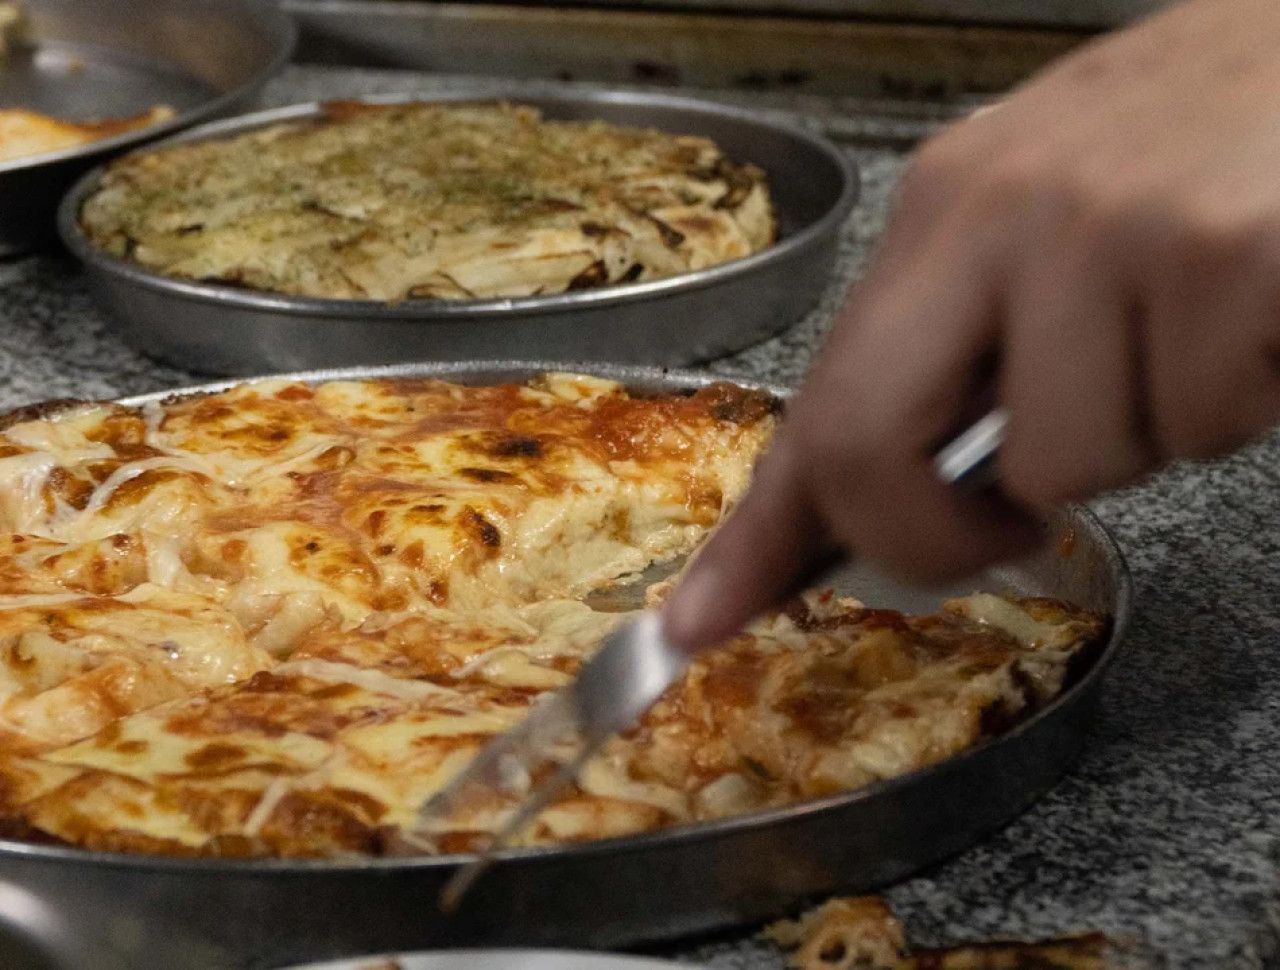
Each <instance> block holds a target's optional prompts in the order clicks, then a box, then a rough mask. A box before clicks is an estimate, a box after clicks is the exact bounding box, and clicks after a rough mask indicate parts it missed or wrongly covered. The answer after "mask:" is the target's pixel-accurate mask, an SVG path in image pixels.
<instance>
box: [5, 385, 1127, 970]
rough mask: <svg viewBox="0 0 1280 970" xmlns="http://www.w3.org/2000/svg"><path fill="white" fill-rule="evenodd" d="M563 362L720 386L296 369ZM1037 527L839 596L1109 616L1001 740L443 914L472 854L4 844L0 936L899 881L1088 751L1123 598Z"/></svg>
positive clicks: (627, 921) (112, 965)
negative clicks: (1021, 603) (566, 372)
mask: <svg viewBox="0 0 1280 970" xmlns="http://www.w3.org/2000/svg"><path fill="white" fill-rule="evenodd" d="M566 367H568V368H574V367H577V369H581V370H585V371H588V372H590V373H596V374H600V375H601V376H604V377H611V378H616V379H619V380H622V381H624V382H626V383H627V384H628V385H629V386H630V387H632V388H634V389H637V390H649V389H654V390H661V389H671V388H694V387H699V386H703V385H705V384H707V383H710V382H711V381H712V380H714V378H713V377H711V376H708V375H702V374H688V373H666V372H663V371H660V370H656V369H647V368H632V367H616V366H614V367H609V366H589V365H565V364H549V363H538V362H531V363H530V362H515V363H513V362H502V361H489V362H478V363H469V364H453V365H448V364H420V365H411V366H405V367H398V368H382V369H368V368H365V369H352V370H342V371H321V372H313V373H308V374H302V375H298V376H299V377H300V378H301V379H305V380H308V381H320V380H324V379H328V378H334V377H368V376H439V377H447V378H449V379H452V380H459V381H463V382H469V383H488V382H496V381H503V380H518V379H523V378H525V377H527V376H529V375H530V374H532V373H536V372H539V371H543V370H548V369H564V368H566ZM744 383H745V382H744ZM223 386H226V385H225V384H220V385H209V386H208V388H205V389H214V388H219V387H223ZM756 386H761V385H756ZM766 389H768V390H771V391H774V392H776V393H779V394H783V393H785V391H784V390H783V389H781V388H776V387H767V386H766ZM169 393H172V392H163V393H161V394H155V395H151V396H149V397H144V398H133V399H130V400H129V401H128V402H126V403H133V404H136V403H141V402H143V401H146V400H158V399H162V398H164V397H166V396H168V394H169ZM1046 530H1047V533H1048V539H1049V541H1048V542H1047V544H1046V545H1045V547H1044V549H1043V551H1041V552H1040V553H1038V554H1037V555H1035V556H1034V557H1032V558H1030V559H1028V560H1026V561H1024V562H1021V563H1018V564H1016V565H1011V566H1006V567H1002V568H1000V569H997V570H994V571H992V572H989V573H986V574H984V575H982V576H980V577H977V578H976V579H974V580H972V581H971V582H969V583H965V584H962V585H961V586H960V587H958V588H956V589H951V590H933V591H919V590H906V589H903V588H901V587H898V586H896V585H895V584H894V583H892V582H889V581H887V580H885V579H884V578H883V577H880V576H877V575H875V574H874V573H873V572H871V571H868V570H865V569H863V570H862V571H860V572H859V573H857V574H854V575H847V576H843V577H841V579H840V582H839V584H838V585H839V587H840V588H841V589H845V590H847V591H849V592H852V593H854V594H856V595H857V596H858V597H860V598H861V599H863V600H865V601H867V602H869V603H872V604H874V605H877V606H890V607H897V608H900V609H907V610H922V609H923V610H932V609H935V608H936V607H937V604H938V597H939V596H941V595H947V594H951V593H960V594H964V593H969V592H973V591H974V590H975V589H989V590H993V591H1002V590H1008V589H1012V590H1016V591H1018V592H1021V593H1024V594H1028V595H1046V596H1053V597H1058V598H1062V599H1067V600H1071V601H1073V602H1076V603H1079V604H1081V605H1083V606H1087V607H1089V608H1092V609H1097V610H1105V611H1107V612H1109V613H1110V614H1111V615H1112V617H1114V623H1113V626H1112V629H1111V634H1110V638H1109V640H1108V642H1107V643H1106V645H1105V647H1104V648H1103V649H1102V650H1101V651H1100V652H1099V653H1098V655H1097V656H1096V657H1094V658H1093V659H1092V662H1091V663H1090V664H1088V665H1087V667H1086V668H1085V669H1082V670H1081V671H1080V672H1079V675H1078V677H1077V679H1076V680H1075V682H1074V684H1073V685H1072V686H1071V687H1070V688H1069V689H1068V690H1066V691H1065V693H1064V694H1063V695H1062V696H1061V697H1060V698H1059V699H1058V700H1057V701H1055V702H1054V703H1053V704H1052V705H1050V706H1049V707H1048V708H1047V709H1045V710H1044V711H1042V712H1040V713H1039V714H1038V715H1036V716H1035V717H1034V718H1032V719H1030V720H1028V721H1026V722H1024V723H1023V724H1021V725H1020V726H1018V727H1017V728H1015V729H1014V730H1012V731H1011V732H1009V733H1007V734H1005V735H1003V736H1001V737H999V738H997V739H995V740H992V741H990V742H988V743H985V744H983V745H981V746H979V747H976V748H974V749H972V750H970V751H968V752H965V753H964V754H961V755H959V756H957V757H954V758H951V759H949V760H947V761H944V762H942V763H940V764H938V765H935V766H933V767H930V768H927V769H925V770H922V771H918V772H915V773H913V774H910V775H907V776H904V777H902V778H897V779H894V780H891V781H887V782H883V783H879V784H876V785H872V786H870V787H867V788H863V789H860V790H858V791H853V792H848V793H845V794H840V795H834V796H831V797H829V798H824V799H821V800H818V801H812V802H806V803H803V804H799V805H794V806H791V807H788V808H782V809H777V810H772V811H768V812H761V813H757V814H753V815H746V816H742V817H738V818H731V819H726V820H723V821H717V822H710V823H702V824H697V825H690V826H685V827H681V828H674V829H670V830H667V831H663V832H655V833H651V834H646V835H638V836H630V837H626V838H618V839H610V840H605V841H600V842H594V843H587V844H582V845H574V846H568V847H564V848H537V849H518V850H508V851H506V852H503V853H502V854H501V855H500V856H499V859H498V862H497V864H495V866H494V867H493V869H492V870H491V871H490V872H489V873H488V874H487V875H486V877H485V878H484V879H483V880H481V881H480V882H479V883H478V884H477V885H476V887H475V888H474V890H473V891H472V895H471V896H469V897H468V899H467V905H466V906H464V907H463V909H462V911H461V912H460V913H459V914H457V915H456V916H454V917H451V918H446V917H444V916H442V915H441V914H440V912H439V911H438V910H437V909H436V907H435V900H436V898H437V894H438V892H439V890H440V888H441V886H442V884H443V883H444V881H445V879H446V878H447V877H448V875H449V874H450V872H452V871H453V870H454V868H455V867H456V866H457V865H458V864H459V863H460V862H462V861H464V860H465V859H466V858H469V857H462V856H446V857H436V858H422V859H354V860H336V859H335V860H234V859H225V860H216V859H210V860H188V859H175V858H162V857H140V856H127V855H113V854H103V853H92V852H83V851H79V850H76V849H65V848H53V847H47V846H36V845H28V844H24V843H19V842H0V926H3V927H5V928H6V929H8V930H9V931H10V932H11V933H12V934H14V935H15V936H16V938H17V940H18V942H16V943H14V944H13V945H14V946H19V945H20V946H23V947H25V948H27V950H28V951H29V952H33V953H36V952H38V953H41V954H44V955H45V959H47V960H48V963H47V965H48V966H51V967H58V968H62V967H67V968H71V967H74V968H77V970H124V968H135V967H147V968H151V967H165V968H167V970H215V968H223V967H225V968H232V967H235V968H242V967H251V968H267V967H273V966H280V965H284V964H288V963H297V962H303V961H308V960H322V959H332V958H337V957H342V956H349V955H355V954H362V953H377V952H390V951H396V950H402V951H403V950H414V949H423V948H432V949H435V948H442V947H454V946H467V945H474V944H484V945H486V946H539V947H544V946H549V947H556V946H560V947H569V948H575V949H581V948H617V947H626V946H630V945H635V944H639V943H641V942H646V941H655V940H659V939H670V938H673V937H679V936H682V935H686V934H693V933H699V932H705V931H709V930H713V929H718V928H724V927H728V926H731V925H735V924H744V923H749V922H753V921H759V920H762V919H765V918H769V917H773V916H776V915H778V914H779V913H781V912H783V911H785V910H786V909H788V908H790V907H793V906H795V905H796V904H798V903H799V902H801V901H803V900H804V899H806V898H809V897H814V896H818V895H822V894H827V893H831V892H836V891H848V892H861V891H866V890H870V889H872V888H874V887H877V886H882V885H884V884H886V883H889V882H892V881H894V880H898V879H901V878H903V877H905V876H907V875H908V874H910V873H912V872H914V871H915V870H917V869H919V868H921V867H923V866H927V865H929V864H932V863H935V862H937V861H939V860H941V859H944V858H946V857H948V856H950V855H952V854H954V853H956V852H959V851H961V850H962V849H964V848H966V847H967V846H969V845H971V844H972V843H974V842H975V841H977V840H978V839H980V838H982V837H983V836H984V835H987V834H988V833H990V832H992V831H994V830H995V829H997V828H999V827H1000V826H1001V825H1003V824H1004V823H1006V822H1008V821H1009V820H1010V819H1012V818H1013V817H1014V816H1015V815H1017V814H1018V813H1019V812H1020V811H1022V810H1023V809H1024V808H1026V807H1027V806H1028V805H1029V804H1030V803H1031V802H1032V801H1034V800H1035V799H1036V798H1037V797H1038V796H1040V795H1041V794H1043V793H1044V792H1045V791H1047V790H1048V789H1049V788H1050V787H1051V786H1052V785H1053V784H1054V782H1055V781H1057V779H1058V778H1059V777H1060V776H1061V775H1062V774H1063V772H1065V771H1066V770H1067V768H1068V766H1069V765H1070V764H1071V762H1072V760H1073V759H1074V758H1075V756H1076V754H1077V753H1078V752H1079V750H1080V747H1081V745H1082V744H1083V741H1084V731H1085V727H1086V725H1087V724H1088V722H1089V719H1090V717H1091V715H1092V714H1093V712H1094V709H1095V706H1096V703H1097V698H1098V691H1099V687H1100V684H1101V680H1102V675H1103V672H1104V671H1105V669H1106V667H1107V666H1108V664H1109V663H1110V662H1111V660H1112V658H1113V657H1114V655H1115V653H1116V651H1117V650H1118V649H1119V644H1120V640H1121V637H1122V635H1123V633H1124V629H1125V624H1126V622H1127V620H1128V616H1129V599H1130V583H1129V578H1128V574H1127V571H1126V568H1125V565H1124V561H1123V559H1122V557H1121V554H1120V552H1119V550H1118V549H1117V548H1116V546H1115V544H1114V542H1113V541H1112V539H1111V538H1110V536H1109V535H1108V534H1107V533H1106V531H1105V529H1104V528H1103V527H1102V525H1101V524H1100V523H1099V522H1098V520H1097V519H1096V518H1094V517H1093V515H1092V514H1090V513H1089V512H1087V511H1085V510H1083V509H1071V510H1069V511H1067V512H1065V513H1064V514H1062V515H1061V516H1059V517H1057V518H1055V519H1054V520H1053V521H1051V522H1048V523H1047V524H1046ZM3 953H4V950H3V948H2V945H0V955H3ZM0 962H2V961H0ZM3 965H5V966H8V965H9V964H3Z"/></svg>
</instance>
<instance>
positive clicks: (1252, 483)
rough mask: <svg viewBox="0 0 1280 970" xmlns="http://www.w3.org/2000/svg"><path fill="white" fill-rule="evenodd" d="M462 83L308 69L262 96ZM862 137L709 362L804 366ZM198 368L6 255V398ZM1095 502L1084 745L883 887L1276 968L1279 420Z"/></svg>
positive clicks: (1, 270) (876, 201) (917, 923)
mask: <svg viewBox="0 0 1280 970" xmlns="http://www.w3.org/2000/svg"><path fill="white" fill-rule="evenodd" d="M457 83H459V82H458V81H457V80H456V79H449V78H429V77H425V76H422V75H403V74H394V73H390V72H360V71H348V70H341V71H338V70H329V69H303V68H294V69H291V70H290V71H289V72H288V73H287V74H286V75H285V76H284V77H282V78H281V79H279V80H278V81H276V82H275V83H273V84H272V86H271V87H270V88H269V90H268V91H267V93H266V95H265V98H264V100H265V101H266V102H267V103H288V102H292V101H298V100H307V99H311V98H313V97H317V96H321V97H334V96H341V95H350V94H360V93H367V92H372V91H392V90H427V89H440V88H447V87H450V86H452V85H454V84H457ZM468 83H469V82H468ZM742 98H743V96H742V95H741V94H739V95H736V96H735V98H734V100H739V101H740V100H741V99H742ZM777 106H778V105H777V103H776V102H771V105H770V107H771V108H776V107H777ZM803 107H804V109H805V110H806V111H807V112H809V113H810V114H811V115H816V116H817V118H816V120H815V121H814V123H817V124H821V125H822V126H824V127H827V128H828V129H830V130H835V131H836V132H837V133H842V132H843V133H848V132H851V131H855V130H856V129H857V124H856V119H854V120H850V119H848V118H845V119H843V120H842V119H841V116H840V110H841V106H840V105H838V104H833V103H824V102H821V101H819V100H817V99H807V100H806V102H805V103H804V105H803ZM852 151H853V152H854V154H855V156H856V157H857V159H858V161H859V163H860V164H861V165H862V167H863V175H864V194H863V203H862V205H861V206H860V208H859V210H858V212H857V213H856V214H855V216H854V217H853V219H852V220H851V221H850V223H849V225H848V226H847V228H846V230H845V233H844V238H843V244H842V261H841V262H842V270H841V275H840V279H838V280H836V281H835V282H833V284H832V287H831V289H830V292H829V293H828V294H827V297H826V299H825V300H824V301H823V304H822V306H821V307H820V308H819V309H818V310H817V311H816V312H815V313H813V314H812V315H811V316H810V317H809V318H808V319H806V320H805V321H803V322H801V323H800V324H799V325H797V326H796V327H795V328H793V329H792V330H790V331H788V332H787V333H786V334H784V335H783V336H781V337H779V338H776V339H774V340H771V341H769V342H767V343H765V344H762V345H760V346H757V347H755V348H752V349H751V350H748V351H747V352H745V353H742V354H739V355H737V356H735V357H732V358H729V359H726V360H723V361H719V362H717V363H716V364H714V365H713V367H714V369H715V370H716V371H719V372H721V373H725V374H736V375H749V376H753V377H760V378H767V379H770V380H777V381H781V382H784V383H794V382H796V381H798V380H799V379H800V377H801V376H802V375H803V373H804V369H805V367H806V365H807V362H808V361H809V359H810V357H811V355H812V353H813V351H814V349H815V347H816V345H817V343H818V340H819V337H820V334H821V332H822V331H823V329H824V328H825V326H826V324H827V322H828V321H829V320H830V317H831V315H832V313H833V312H834V309H835V307H836V306H837V305H838V303H839V300H840V296H841V294H842V292H843V290H844V288H845V287H846V286H847V284H848V282H849V280H851V279H852V278H854V276H856V274H857V271H858V269H859V267H860V266H861V265H862V262H863V260H864V258H865V255H866V252H867V250H868V247H869V245H870V244H871V243H872V242H873V241H874V239H875V237H876V235H877V233H878V232H879V230H880V228H881V226H882V224H883V217H884V211H885V208H886V206H887V202H888V198H889V195H890V192H891V190H892V185H893V182H894V180H895V178H896V176H897V174H898V173H899V172H900V170H901V165H902V160H901V157H900V156H899V155H897V154H895V152H894V151H892V150H889V149H877V148H859V149H852ZM190 379H191V376H190V375H187V374H184V373H182V372H180V371H176V370H173V369H170V368H166V367H163V366H160V365H157V364H155V363H153V362H151V361H149V360H147V359H146V358H145V357H142V356H140V355H138V354H136V353H135V352H133V351H131V350H129V349H128V348H126V347H125V346H124V345H123V344H121V343H120V341H119V340H118V339H117V338H116V337H115V336H114V334H113V333H112V331H111V329H110V327H109V325H108V323H107V321H106V320H105V319H104V317H103V315H102V314H101V313H100V312H99V311H98V310H97V309H96V308H95V307H94V305H93V303H92V301H91V300H90V298H89V296H88V294H87V292H86V289H85V286H84V283H83V280H82V279H81V276H80V274H79V273H78V271H77V270H76V268H75V266H74V265H73V264H71V263H70V262H69V261H68V260H67V259H66V258H65V257H61V256H58V255H54V254H44V255H39V256H34V257H27V258H23V259H17V260H11V261H9V262H7V263H0V407H8V406H12V405H16V404H21V403H25V402H30V401H35V400H39V399H44V398H48V397H57V396H78V397H97V396H112V395H118V394H123V393H134V392H141V391H147V390H154V389H159V388H164V387H170V386H175V385H177V384H180V383H183V382H185V381H188V380H190ZM1096 508H1097V510H1098V512H1099V513H1100V514H1101V515H1102V517H1103V519H1104V520H1105V521H1106V523H1107V524H1108V525H1109V526H1110V527H1111V528H1112V529H1113V530H1114V531H1115V533H1116V535H1117V537H1118V538H1119V540H1120V543H1121V545H1122V546H1123V548H1124V550H1125V552H1126V554H1127V555H1128V557H1129V562H1130V565H1131V567H1132V569H1133V574H1134V579H1135V583H1136V589H1137V611H1136V614H1135V616H1134V619H1133V624H1132V627H1131V632H1130V635H1129V639H1128V646H1127V649H1126V650H1125V651H1124V653H1123V655H1122V656H1121V658H1120V660H1119V662H1118V663H1117V664H1116V666H1115V667H1114V668H1113V670H1112V673H1111V675H1110V678H1109V684H1108V689H1107V692H1106V696H1105V700H1104V704H1103V709H1102V713H1101V717H1100V719H1099V721H1098V722H1097V724H1096V727H1095V729H1094V731H1093V734H1092V739H1091V743H1090V745H1089V747H1088V750H1087V752H1086V754H1085V756H1084V757H1083V759H1082V760H1081V762H1080V763H1079V765H1078V766H1077V768H1076V769H1075V771H1074V772H1073V773H1072V774H1071V775H1070V776H1069V777H1068V778H1067V779H1066V780H1065V781H1064V782H1063V783H1062V784H1061V785H1060V786H1059V787H1058V788H1057V789H1055V790H1054V791H1053V792H1052V793H1051V794H1050V795H1049V796H1048V797H1046V798H1045V799H1044V800H1043V801H1041V802H1040V803H1039V804H1038V805H1037V806H1035V807H1034V808H1032V809H1031V810H1030V811H1029V812H1027V813H1026V814H1025V815H1024V816H1022V817H1021V818H1020V819H1019V820H1017V821H1016V822H1015V823H1014V824H1012V825H1011V826H1009V827H1008V828H1007V829H1005V830H1004V831H1003V832H1001V833H1000V834H998V835H996V836H995V837H993V838H991V839H989V840H988V841H986V842H985V843H983V844H981V845H979V846H976V847H975V848H973V849H972V850H970V851H969V852H967V853H965V854H964V855H962V856H961V857H960V858H958V859H955V860H953V861H951V862H949V863H947V864H945V865H943V866H941V867H939V868H937V869H936V870H934V871H931V872H928V873H926V874H924V875H921V876H918V877H916V878H914V879H911V880H909V881H907V882H906V883H904V884H902V885H899V886H897V887H895V888H893V889H892V890H890V892H889V893H888V895H889V897H890V899H891V901H892V902H893V903H894V904H895V905H896V906H897V907H898V909H899V910H900V912H901V914H902V915H903V916H904V917H905V919H906V921H907V924H908V927H909V932H910V936H911V938H912V939H914V940H915V941H917V942H918V943H920V944H939V943H944V942H958V941H962V940H965V939H980V938H984V937H990V936H993V935H1001V936H1017V937H1040V936H1045V935H1049V934H1054V933H1059V932H1064V931H1071V930H1080V929H1097V930H1103V931H1107V932H1110V933H1114V934H1117V935H1128V936H1138V937H1141V938H1143V939H1144V940H1145V941H1146V944H1147V946H1148V949H1149V950H1150V951H1151V952H1152V953H1153V954H1155V957H1156V961H1155V965H1157V966H1166V967H1168V968H1170V970H1255V968H1263V967H1271V966H1276V967H1280V842H1278V841H1277V835H1278V834H1280V438H1277V439H1272V440H1270V441H1268V442H1266V443H1264V444H1262V445H1260V446H1258V447H1256V448H1254V449H1251V450H1249V451H1247V452H1244V453H1242V454H1239V455H1236V456H1234V457H1232V458H1230V459H1228V460H1226V461H1222V462H1218V463H1215V464H1212V465H1205V466H1189V467H1182V468H1177V469H1175V470H1173V471H1171V472H1169V473H1166V474H1164V475H1162V476H1160V477H1159V478H1158V479H1156V480H1155V481H1152V482H1150V483H1149V484H1146V485H1144V486H1142V487H1140V488H1136V489H1133V490H1131V491H1128V492H1125V493H1123V494H1119V495H1114V496H1111V497H1108V498H1106V499H1104V500H1102V501H1100V502H1098V503H1097V505H1096ZM676 955H677V956H679V957H680V958H681V959H684V960H690V961H700V962H703V963H706V964H708V965H710V966H712V967H717V968H724V970H729V968H735V970H776V968H779V967H781V966H782V961H781V958H780V956H779V955H778V954H777V952H776V951H774V950H773V949H772V948H771V947H770V946H768V945H766V944H764V943H762V942H760V941H759V940H758V939H757V938H755V937H754V936H751V935H749V934H748V935H743V934H737V935H734V936H732V937H730V938H726V939H724V940H720V941H714V942H705V941H704V942H701V943H698V944H687V945H686V946H684V947H682V948H680V949H679V950H678V951H677V953H676Z"/></svg>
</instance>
